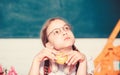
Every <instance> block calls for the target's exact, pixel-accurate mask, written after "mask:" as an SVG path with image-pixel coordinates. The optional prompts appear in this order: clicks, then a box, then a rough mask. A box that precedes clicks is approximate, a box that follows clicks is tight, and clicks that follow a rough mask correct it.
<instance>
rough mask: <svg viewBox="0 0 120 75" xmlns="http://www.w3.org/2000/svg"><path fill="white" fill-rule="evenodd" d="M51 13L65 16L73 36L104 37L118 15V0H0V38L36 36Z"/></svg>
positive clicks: (119, 6)
mask: <svg viewBox="0 0 120 75" xmlns="http://www.w3.org/2000/svg"><path fill="white" fill-rule="evenodd" d="M51 17H62V18H64V19H66V20H67V21H68V22H69V23H70V24H71V26H72V27H73V32H74V34H75V37H76V38H107V37H109V35H110V33H111V32H112V30H113V28H114V27H115V25H116V23H117V21H118V19H120V0H0V38H39V31H40V29H41V27H42V25H43V23H44V22H45V21H46V19H48V18H51ZM118 37H120V35H118Z"/></svg>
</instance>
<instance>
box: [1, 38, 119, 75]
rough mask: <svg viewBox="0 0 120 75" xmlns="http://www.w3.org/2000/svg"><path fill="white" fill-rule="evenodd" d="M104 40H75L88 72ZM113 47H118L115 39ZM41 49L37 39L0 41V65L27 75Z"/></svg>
mask: <svg viewBox="0 0 120 75" xmlns="http://www.w3.org/2000/svg"><path fill="white" fill-rule="evenodd" d="M106 42H107V39H106V38H77V39H76V43H75V45H76V46H77V48H78V49H79V50H80V51H81V52H83V53H84V54H85V55H86V56H87V58H88V65H89V66H88V68H89V69H88V70H89V71H91V70H92V69H94V66H93V60H94V59H95V58H96V57H97V56H98V55H99V53H100V52H101V51H102V49H103V48H104V46H105V45H106ZM113 44H114V45H120V39H116V40H115V41H114V43H113ZM42 48H43V46H42V44H41V40H40V39H39V38H37V39H21V38H20V39H0V64H2V65H3V67H5V68H7V69H9V68H10V67H11V66H14V67H15V69H16V71H17V73H18V75H27V74H28V72H29V69H30V66H31V63H32V59H33V57H34V56H35V55H36V54H37V53H38V52H39V51H40V50H41V49H42Z"/></svg>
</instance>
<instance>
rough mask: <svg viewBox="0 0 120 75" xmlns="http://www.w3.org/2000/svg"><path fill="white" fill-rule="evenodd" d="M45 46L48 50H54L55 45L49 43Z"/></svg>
mask: <svg viewBox="0 0 120 75" xmlns="http://www.w3.org/2000/svg"><path fill="white" fill-rule="evenodd" d="M45 45H46V47H47V48H51V49H53V45H52V44H51V43H50V42H47V43H46V44H45Z"/></svg>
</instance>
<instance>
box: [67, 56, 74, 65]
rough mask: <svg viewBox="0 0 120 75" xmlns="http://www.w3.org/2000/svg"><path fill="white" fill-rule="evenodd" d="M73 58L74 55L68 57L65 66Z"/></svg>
mask: <svg viewBox="0 0 120 75" xmlns="http://www.w3.org/2000/svg"><path fill="white" fill-rule="evenodd" d="M73 56H74V54H71V55H69V56H68V59H67V61H66V63H67V64H68V63H69V62H70V60H71V59H72V57H73Z"/></svg>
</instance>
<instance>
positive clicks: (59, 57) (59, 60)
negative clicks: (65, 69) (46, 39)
mask: <svg viewBox="0 0 120 75" xmlns="http://www.w3.org/2000/svg"><path fill="white" fill-rule="evenodd" d="M56 58H57V59H56V62H57V63H58V64H64V63H65V62H66V61H67V59H68V56H64V57H63V53H59V54H58V55H56Z"/></svg>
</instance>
